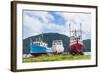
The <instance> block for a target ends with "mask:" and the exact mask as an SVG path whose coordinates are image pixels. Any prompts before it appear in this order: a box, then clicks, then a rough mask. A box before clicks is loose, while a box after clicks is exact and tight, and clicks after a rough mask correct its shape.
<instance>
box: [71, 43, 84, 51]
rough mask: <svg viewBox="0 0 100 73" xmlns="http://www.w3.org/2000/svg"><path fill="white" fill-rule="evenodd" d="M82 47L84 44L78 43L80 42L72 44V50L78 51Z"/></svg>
mask: <svg viewBox="0 0 100 73" xmlns="http://www.w3.org/2000/svg"><path fill="white" fill-rule="evenodd" d="M82 47H83V44H81V43H78V42H76V43H74V44H71V45H70V48H71V50H72V51H76V52H80V51H81V49H82Z"/></svg>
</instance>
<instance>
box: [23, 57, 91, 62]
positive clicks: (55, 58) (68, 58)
mask: <svg viewBox="0 0 100 73" xmlns="http://www.w3.org/2000/svg"><path fill="white" fill-rule="evenodd" d="M85 59H90V55H74V56H73V55H49V56H46V55H42V56H40V57H30V58H23V62H24V63H27V62H48V61H64V60H66V61H69V60H85Z"/></svg>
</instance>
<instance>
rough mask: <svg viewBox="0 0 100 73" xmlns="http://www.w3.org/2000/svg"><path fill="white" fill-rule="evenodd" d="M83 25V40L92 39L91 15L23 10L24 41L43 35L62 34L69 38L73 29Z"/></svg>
mask: <svg viewBox="0 0 100 73" xmlns="http://www.w3.org/2000/svg"><path fill="white" fill-rule="evenodd" d="M80 23H81V24H82V31H83V34H82V35H83V39H90V38H91V14H86V13H74V12H70V13H69V12H60V11H32V10H23V31H22V32H23V39H25V38H28V37H30V36H34V35H38V34H41V33H60V34H64V35H67V36H69V24H71V28H73V29H77V28H79V25H80Z"/></svg>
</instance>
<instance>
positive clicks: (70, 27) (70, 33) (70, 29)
mask: <svg viewBox="0 0 100 73" xmlns="http://www.w3.org/2000/svg"><path fill="white" fill-rule="evenodd" d="M70 36H71V24H69V37H70Z"/></svg>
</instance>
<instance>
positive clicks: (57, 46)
mask: <svg viewBox="0 0 100 73" xmlns="http://www.w3.org/2000/svg"><path fill="white" fill-rule="evenodd" d="M52 50H53V53H55V54H61V53H63V52H64V47H63V42H62V40H54V41H53V42H52Z"/></svg>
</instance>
